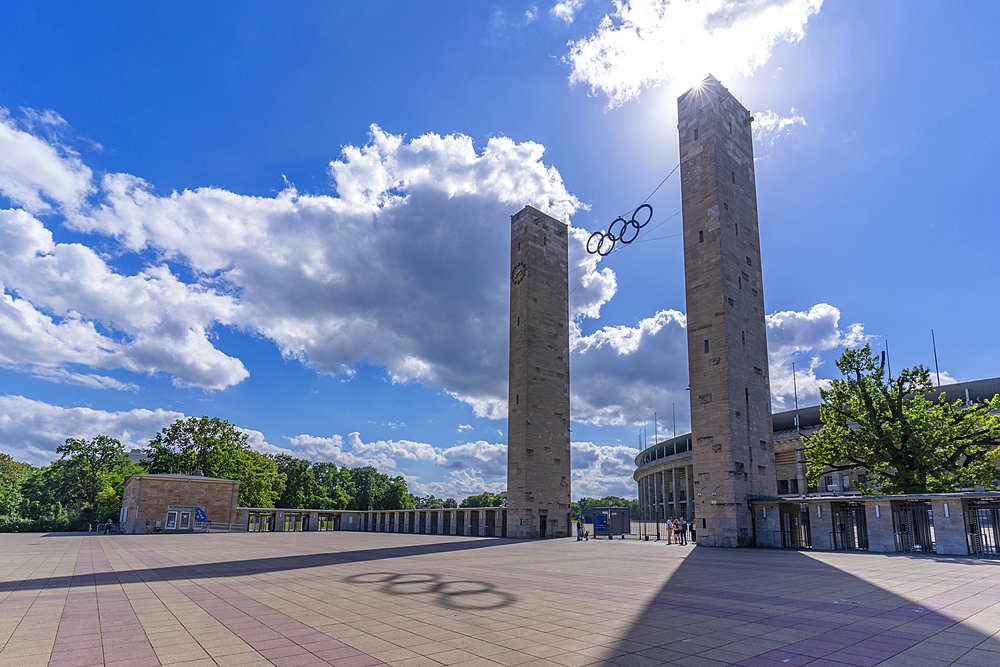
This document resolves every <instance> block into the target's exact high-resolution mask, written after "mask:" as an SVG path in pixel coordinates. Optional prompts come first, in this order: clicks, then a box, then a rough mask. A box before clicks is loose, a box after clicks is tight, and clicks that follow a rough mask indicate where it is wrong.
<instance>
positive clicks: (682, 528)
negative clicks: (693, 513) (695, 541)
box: [677, 517, 688, 545]
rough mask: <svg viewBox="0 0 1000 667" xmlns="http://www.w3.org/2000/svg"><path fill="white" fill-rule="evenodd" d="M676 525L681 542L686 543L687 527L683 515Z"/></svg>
mask: <svg viewBox="0 0 1000 667" xmlns="http://www.w3.org/2000/svg"><path fill="white" fill-rule="evenodd" d="M677 527H678V528H679V529H680V531H679V532H680V541H681V544H684V545H687V543H688V540H687V528H688V527H687V521H685V520H684V517H681V518H680V520H679V521H678V522H677Z"/></svg>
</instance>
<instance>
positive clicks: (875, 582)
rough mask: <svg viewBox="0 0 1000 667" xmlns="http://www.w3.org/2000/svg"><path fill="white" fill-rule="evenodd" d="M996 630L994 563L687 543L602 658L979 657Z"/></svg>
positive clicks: (820, 666)
mask: <svg viewBox="0 0 1000 667" xmlns="http://www.w3.org/2000/svg"><path fill="white" fill-rule="evenodd" d="M984 570H985V571H986V572H984ZM661 571H662V570H661ZM997 630H1000V563H994V562H984V561H981V560H973V559H966V558H944V557H932V556H909V555H902V554H898V555H897V554H867V553H865V554H861V553H844V552H833V553H831V552H815V553H806V552H799V551H792V550H774V551H771V550H764V549H712V548H709V547H697V548H694V549H692V550H691V551H689V552H688V554H687V555H686V557H684V558H683V561H682V563H681V564H680V565H679V566H678V567H677V568H676V570H675V571H674V572H673V573H672V574H671V575H670V576H669V577H668V578H667V580H666V581H665V582H664V584H663V587H662V588H661V589H660V590H659V592H658V593H657V594H656V595H655V596H654V597H653V598H652V599H650V600H649V601H648V603H647V604H646V607H645V609H644V611H643V612H642V613H641V614H640V615H639V617H638V618H637V619H636V621H635V622H634V623H633V624H632V626H631V627H630V628H629V630H628V631H627V633H626V634H625V635H624V636H622V637H621V638H620V640H619V642H618V643H617V645H616V646H615V647H614V650H613V653H611V654H609V658H608V660H607V664H614V665H629V666H644V665H662V664H679V665H691V666H692V667H693V666H698V667H715V666H720V667H721V666H722V665H739V666H741V667H786V666H798V665H810V666H812V667H845V666H846V665H855V666H861V667H869V666H872V665H886V666H889V665H899V666H901V667H903V666H905V667H932V666H937V665H961V666H968V667H987V666H995V665H1000V639H998V637H997V636H995V635H994V632H995V631H997Z"/></svg>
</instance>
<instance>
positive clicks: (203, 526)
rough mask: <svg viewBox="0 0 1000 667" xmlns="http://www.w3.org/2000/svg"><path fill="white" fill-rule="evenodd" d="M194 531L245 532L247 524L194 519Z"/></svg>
mask: <svg viewBox="0 0 1000 667" xmlns="http://www.w3.org/2000/svg"><path fill="white" fill-rule="evenodd" d="M194 532H196V533H245V532H247V526H246V524H245V523H222V522H221V521H195V522H194Z"/></svg>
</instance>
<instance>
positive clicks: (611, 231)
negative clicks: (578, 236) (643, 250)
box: [587, 204, 653, 257]
mask: <svg viewBox="0 0 1000 667" xmlns="http://www.w3.org/2000/svg"><path fill="white" fill-rule="evenodd" d="M643 209H646V213H647V215H646V219H645V220H644V221H642V222H639V221H638V220H637V219H636V216H640V213H639V212H640V211H642V210H643ZM640 217H641V216H640ZM652 219H653V207H652V206H650V205H649V204H642V205H641V206H640V207H639V208H637V209H635V210H634V211H632V217H631V218H630V219H629V220H626V219H625V218H620V217H619V218H615V219H614V221H613V222H612V223H611V224H610V225H608V231H604V230H598V231H596V232H594V233H593V234H591V235H590V238H589V239H587V252H589V253H590V254H591V255H593V254H595V253H596V254H598V255H600V256H601V257H607V256H608V255H610V254H611V251H612V250H614V249H615V244H616V243H618V242H619V241H620V242H621V243H622V244H623V245H628V244H629V243H631V242H632V241H635V239H636V237H637V236H639V230H640V229H642V228H643V227H645V226H646V225H648V224H649V221H650V220H652ZM619 223H620V226H619ZM630 230H631V231H630Z"/></svg>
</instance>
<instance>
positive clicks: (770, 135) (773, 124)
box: [752, 107, 808, 147]
mask: <svg viewBox="0 0 1000 667" xmlns="http://www.w3.org/2000/svg"><path fill="white" fill-rule="evenodd" d="M791 114H792V115H791V116H787V117H784V116H779V115H778V114H776V113H775V112H773V111H771V110H770V109H767V110H766V111H758V112H756V113H754V114H753V126H752V127H753V138H754V141H755V142H757V145H758V146H762V147H768V146H773V145H774V142H775V141H777V140H778V139H782V138H785V137H788V136H790V135H791V134H792V133H793V132H794V131H795V128H796V127H797V126H800V127H805V126H807V125H808V123H807V122H806V119H805V118H803V117H802V116H800V115H798V114H797V113H795V107H792V111H791Z"/></svg>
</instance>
